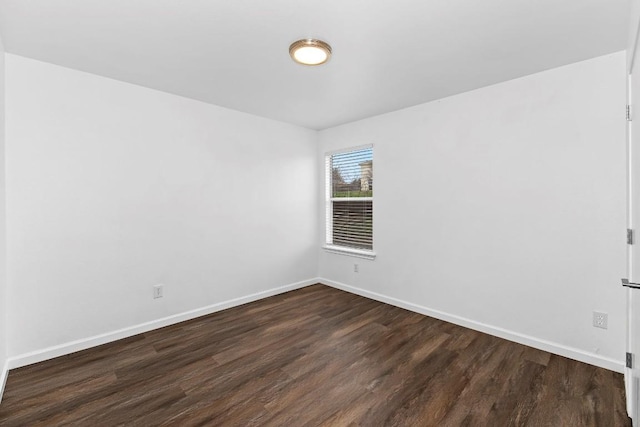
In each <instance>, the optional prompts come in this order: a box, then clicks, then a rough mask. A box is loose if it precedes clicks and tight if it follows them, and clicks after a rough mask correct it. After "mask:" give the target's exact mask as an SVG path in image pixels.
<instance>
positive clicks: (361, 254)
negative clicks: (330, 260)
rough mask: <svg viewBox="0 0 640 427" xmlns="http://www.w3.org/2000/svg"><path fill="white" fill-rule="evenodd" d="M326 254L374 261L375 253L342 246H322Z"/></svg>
mask: <svg viewBox="0 0 640 427" xmlns="http://www.w3.org/2000/svg"><path fill="white" fill-rule="evenodd" d="M322 249H324V250H325V251H326V252H329V253H331V254H338V255H347V256H352V257H356V258H364V259H371V260H373V259H376V253H375V252H373V251H366V250H362V249H353V248H345V247H344V246H334V245H324V246H323V247H322Z"/></svg>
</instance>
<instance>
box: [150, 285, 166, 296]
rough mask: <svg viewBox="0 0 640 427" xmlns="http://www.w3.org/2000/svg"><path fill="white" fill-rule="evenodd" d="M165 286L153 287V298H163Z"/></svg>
mask: <svg viewBox="0 0 640 427" xmlns="http://www.w3.org/2000/svg"><path fill="white" fill-rule="evenodd" d="M163 288H164V285H155V286H154V287H153V298H162V293H163V291H164V289H163Z"/></svg>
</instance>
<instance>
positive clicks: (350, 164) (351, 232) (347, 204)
mask: <svg viewBox="0 0 640 427" xmlns="http://www.w3.org/2000/svg"><path fill="white" fill-rule="evenodd" d="M326 160H327V243H328V244H331V245H334V246H343V247H347V248H354V249H364V250H373V148H372V147H366V148H360V149H354V150H352V151H345V152H340V153H334V154H330V155H328V156H327V158H326Z"/></svg>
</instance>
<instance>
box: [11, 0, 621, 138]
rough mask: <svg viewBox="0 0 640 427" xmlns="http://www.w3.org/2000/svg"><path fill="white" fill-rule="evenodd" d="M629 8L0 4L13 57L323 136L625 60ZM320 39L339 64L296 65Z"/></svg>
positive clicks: (328, 1) (165, 0) (392, 0)
mask: <svg viewBox="0 0 640 427" xmlns="http://www.w3.org/2000/svg"><path fill="white" fill-rule="evenodd" d="M628 13H629V12H628V0H482V1H478V0H321V1H320V0H225V1H223V0H181V1H179V0H0V31H1V33H2V36H3V39H4V44H5V48H6V50H7V51H8V52H11V53H15V54H18V55H23V56H27V57H31V58H35V59H39V60H42V61H47V62H51V63H54V64H59V65H63V66H66V67H70V68H75V69H79V70H83V71H88V72H91V73H95V74H99V75H103V76H107V77H111V78H114V79H118V80H123V81H127V82H131V83H135V84H138V85H142V86H147V87H151V88H155V89H159V90H162V91H166V92H170V93H174V94H179V95H183V96H186V97H189V98H194V99H199V100H202V101H205V102H209V103H212V104H217V105H221V106H224V107H228V108H232V109H236V110H240V111H245V112H248V113H252V114H256V115H260V116H264V117H269V118H272V119H276V120H281V121H285V122H289V123H294V124H298V125H301V126H305V127H309V128H313V129H323V128H327V127H331V126H335V125H338V124H341V123H346V122H350V121H354V120H358V119H361V118H364V117H369V116H372V115H376V114H381V113H385V112H389V111H393V110H397V109H400V108H404V107H408V106H411V105H415V104H420V103H423V102H427V101H430V100H434V99H438V98H442V97H445V96H448V95H452V94H455V93H460V92H464V91H467V90H470V89H475V88H478V87H482V86H486V85H489V84H493V83H497V82H500V81H504V80H509V79H512V78H515V77H519V76H523V75H527V74H531V73H534V72H537V71H541V70H545V69H549V68H553V67H557V66H560V65H564V64H569V63H572V62H576V61H580V60H583V59H588V58H592V57H595V56H599V55H603V54H607V53H610V52H615V51H619V50H623V49H624V48H625V41H626V36H627V32H626V28H627V17H628ZM304 37H316V38H321V39H323V40H325V41H327V42H329V43H330V44H331V45H332V47H333V52H334V54H333V58H332V59H331V61H330V62H329V63H327V64H325V65H323V66H321V67H315V68H313V67H304V66H302V65H298V64H295V63H293V62H292V61H291V60H290V58H289V54H288V47H289V45H290V44H291V43H292V42H293V41H295V40H297V39H299V38H304Z"/></svg>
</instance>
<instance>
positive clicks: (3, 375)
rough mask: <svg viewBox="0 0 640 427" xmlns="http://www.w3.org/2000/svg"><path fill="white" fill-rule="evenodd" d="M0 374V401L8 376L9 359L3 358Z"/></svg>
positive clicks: (0, 400)
mask: <svg viewBox="0 0 640 427" xmlns="http://www.w3.org/2000/svg"><path fill="white" fill-rule="evenodd" d="M0 375H1V376H0V402H2V396H3V395H4V387H5V386H6V385H7V377H8V376H9V360H5V362H4V364H3V365H2V372H0Z"/></svg>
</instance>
